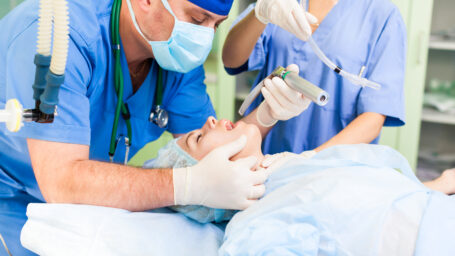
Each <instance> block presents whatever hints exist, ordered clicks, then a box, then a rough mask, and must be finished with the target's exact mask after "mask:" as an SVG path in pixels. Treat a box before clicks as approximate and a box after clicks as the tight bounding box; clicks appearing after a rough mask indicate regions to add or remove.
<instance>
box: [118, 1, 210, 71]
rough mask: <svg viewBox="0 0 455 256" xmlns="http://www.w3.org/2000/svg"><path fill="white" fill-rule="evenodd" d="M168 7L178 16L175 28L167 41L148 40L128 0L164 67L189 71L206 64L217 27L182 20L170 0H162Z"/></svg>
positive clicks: (135, 24)
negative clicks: (171, 5)
mask: <svg viewBox="0 0 455 256" xmlns="http://www.w3.org/2000/svg"><path fill="white" fill-rule="evenodd" d="M161 2H162V3H163V5H164V7H165V8H166V9H167V10H168V11H169V12H170V13H171V14H172V16H174V21H175V22H174V29H173V30H172V34H171V36H170V37H169V39H168V40H167V41H150V40H148V39H147V38H146V37H145V36H144V34H143V33H142V31H141V29H140V28H139V25H138V23H137V20H136V16H135V15H134V11H133V7H132V6H131V0H126V3H127V5H128V9H129V11H130V15H131V18H132V20H133V23H134V26H135V27H136V30H137V31H138V32H139V34H140V35H141V36H142V37H143V38H144V39H145V40H146V41H147V42H148V43H149V44H150V46H151V47H152V50H153V55H154V56H155V59H156V61H157V62H158V64H159V65H160V67H161V68H163V69H166V70H170V71H176V72H180V73H187V72H189V71H191V70H192V69H194V68H196V67H198V66H200V65H202V64H203V63H204V61H205V60H206V59H207V56H208V55H209V53H210V50H211V49H212V43H213V36H214V33H215V31H214V29H213V28H208V27H204V26H199V25H195V24H191V23H188V22H183V21H179V20H178V19H177V17H176V16H175V14H174V12H173V11H172V9H171V7H170V6H169V3H168V2H167V0H161Z"/></svg>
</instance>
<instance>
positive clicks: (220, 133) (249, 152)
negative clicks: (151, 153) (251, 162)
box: [177, 117, 263, 160]
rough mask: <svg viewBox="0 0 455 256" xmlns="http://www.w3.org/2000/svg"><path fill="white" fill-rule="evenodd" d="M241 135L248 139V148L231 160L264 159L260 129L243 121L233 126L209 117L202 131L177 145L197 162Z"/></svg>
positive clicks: (185, 137)
mask: <svg viewBox="0 0 455 256" xmlns="http://www.w3.org/2000/svg"><path fill="white" fill-rule="evenodd" d="M241 135H246V137H247V143H246V146H245V147H244V148H243V149H242V151H240V152H239V153H238V154H236V155H234V156H233V157H232V159H231V160H236V159H239V158H244V157H248V156H256V157H258V158H262V156H263V155H262V152H261V140H262V138H261V133H260V132H259V129H258V128H257V127H256V126H255V125H252V124H246V123H244V122H241V121H239V122H237V123H235V124H233V123H232V122H231V121H228V120H224V119H222V120H216V119H215V118H214V117H209V118H208V119H207V121H206V122H205V124H204V126H203V127H202V128H201V129H198V130H194V131H192V132H190V133H187V134H185V135H184V136H182V137H181V138H180V139H179V140H178V141H177V144H178V145H179V146H180V147H181V148H182V149H183V150H185V151H186V152H188V154H190V155H191V156H192V157H194V158H195V159H196V160H201V159H202V158H204V157H205V156H206V155H207V154H208V153H209V152H210V151H212V150H213V149H215V148H217V147H219V146H223V145H226V144H228V143H230V142H232V141H234V140H236V139H238V138H240V136H241Z"/></svg>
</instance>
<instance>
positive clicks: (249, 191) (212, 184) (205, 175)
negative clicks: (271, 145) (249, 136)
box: [173, 136, 268, 210]
mask: <svg viewBox="0 0 455 256" xmlns="http://www.w3.org/2000/svg"><path fill="white" fill-rule="evenodd" d="M245 144H246V137H245V136H241V137H240V138H239V139H237V140H235V141H234V142H231V143H229V144H227V145H225V146H223V147H220V148H217V149H215V150H213V151H212V152H210V153H209V154H208V155H207V156H205V157H204V159H202V160H201V161H200V162H199V163H198V164H197V165H195V166H191V167H187V168H176V169H174V173H173V180H174V200H175V205H204V206H207V207H211V208H217V209H235V210H244V209H246V208H248V207H249V206H250V205H251V204H253V203H254V202H255V201H256V200H257V199H258V198H260V197H262V195H263V194H264V193H265V187H264V185H263V184H264V182H265V181H266V179H267V177H268V172H267V171H265V170H263V169H261V170H257V171H252V168H253V167H254V166H255V165H256V162H257V161H258V159H256V157H248V158H244V159H239V160H237V161H234V162H233V161H230V160H229V158H231V157H232V156H234V155H236V154H237V153H238V152H240V151H241V150H242V149H243V147H244V146H245Z"/></svg>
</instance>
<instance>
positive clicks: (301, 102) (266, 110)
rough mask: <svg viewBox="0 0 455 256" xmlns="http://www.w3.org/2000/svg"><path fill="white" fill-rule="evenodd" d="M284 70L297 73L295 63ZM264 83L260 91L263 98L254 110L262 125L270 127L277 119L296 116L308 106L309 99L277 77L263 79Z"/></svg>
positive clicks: (297, 68)
mask: <svg viewBox="0 0 455 256" xmlns="http://www.w3.org/2000/svg"><path fill="white" fill-rule="evenodd" d="M286 70H289V71H292V72H296V73H297V74H298V73H299V67H298V66H297V65H296V64H291V65H289V66H288V67H287V68H286ZM264 85H265V86H264V87H263V88H262V89H261V92H262V95H263V96H264V98H265V100H264V101H263V102H262V103H261V105H259V107H258V110H257V112H256V119H257V121H258V123H259V124H260V125H262V126H264V127H270V126H272V125H274V124H275V123H276V122H277V121H278V120H282V121H284V120H289V119H291V118H293V117H295V116H298V115H300V114H301V113H302V112H303V111H305V110H306V109H307V108H308V106H310V103H311V100H310V99H307V98H305V96H303V95H302V94H301V93H300V92H297V91H295V90H294V89H292V88H291V87H289V86H288V85H287V84H286V83H285V82H284V80H283V79H281V78H279V77H274V78H272V79H265V80H264Z"/></svg>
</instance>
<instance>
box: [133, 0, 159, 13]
mask: <svg viewBox="0 0 455 256" xmlns="http://www.w3.org/2000/svg"><path fill="white" fill-rule="evenodd" d="M131 2H132V5H133V8H137V9H140V10H138V11H140V12H146V13H148V12H150V10H151V9H152V8H157V7H158V8H164V6H163V4H162V3H161V1H160V0H131Z"/></svg>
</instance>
